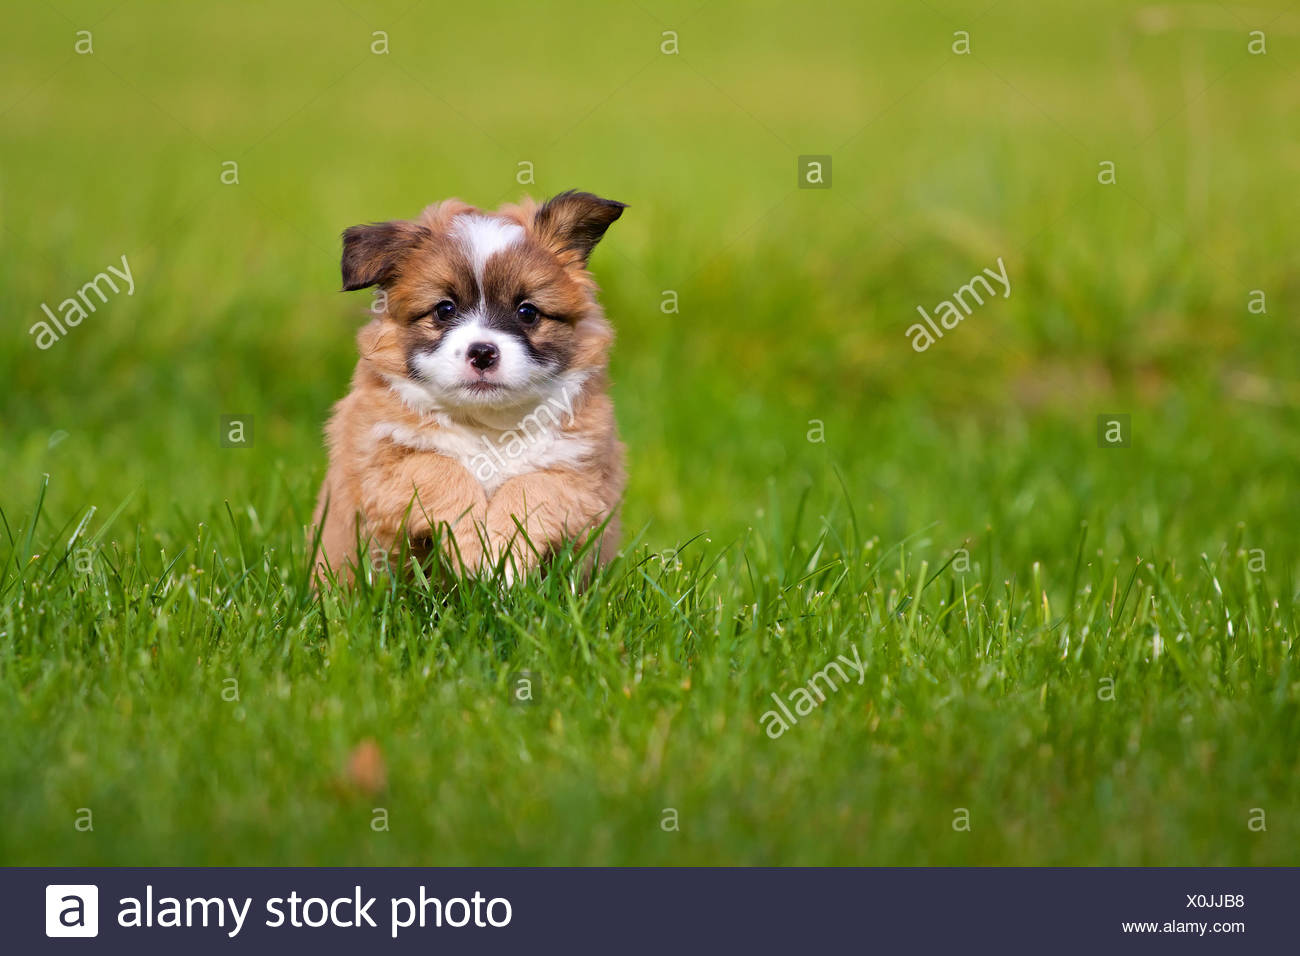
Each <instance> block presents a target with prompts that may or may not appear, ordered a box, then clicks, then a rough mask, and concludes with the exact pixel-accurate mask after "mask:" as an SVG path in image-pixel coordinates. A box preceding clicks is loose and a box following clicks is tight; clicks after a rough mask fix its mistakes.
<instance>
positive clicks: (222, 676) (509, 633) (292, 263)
mask: <svg viewBox="0 0 1300 956" xmlns="http://www.w3.org/2000/svg"><path fill="white" fill-rule="evenodd" d="M5 19H6V30H5V34H4V36H3V37H2V38H0V51H2V52H3V55H2V56H0V124H2V128H3V130H4V133H3V136H2V137H0V144H2V145H0V243H3V249H2V254H0V310H2V311H3V314H4V316H5V319H6V321H5V322H4V323H3V326H0V381H2V382H3V388H0V515H2V517H3V522H0V805H2V806H3V808H4V819H3V821H2V822H0V863H3V864H39V865H56V864H57V865H76V864H105V865H149V864H168V865H183V864H231V865H234V864H244V865H261V864H333V865H351V864H362V865H364V864H408V865H444V864H519V865H543V864H733V863H734V864H779V865H785V864H869V865H880V864H893V865H930V864H956V865H973V864H1005V865H1038V864H1053V865H1064V864H1083V865H1092V864H1105V865H1112V864H1134V865H1198V864H1208V865H1222V864H1254V865H1278V864H1290V865H1294V864H1297V863H1300V851H1298V850H1297V848H1298V847H1300V773H1298V772H1297V771H1298V770H1300V651H1298V650H1297V631H1298V628H1300V620H1298V619H1297V613H1296V601H1297V597H1298V596H1300V560H1298V559H1300V554H1298V548H1297V544H1298V543H1300V538H1298V536H1297V532H1298V531H1300V325H1298V324H1297V317H1296V316H1297V312H1296V302H1297V297H1298V296H1300V278H1297V277H1298V276H1300V269H1298V268H1297V267H1298V266H1300V252H1298V250H1300V225H1298V224H1297V219H1296V216H1295V209H1294V204H1295V196H1296V193H1297V185H1298V184H1300V148H1298V147H1297V145H1296V144H1297V142H1300V113H1297V111H1296V110H1295V107H1294V104H1295V102H1296V100H1297V96H1300V72H1297V69H1296V66H1297V49H1298V47H1300V17H1297V16H1296V14H1295V13H1294V12H1288V11H1287V10H1286V9H1285V7H1284V5H1283V4H1281V3H1280V2H1271V0H1264V2H1263V3H1261V4H1249V5H1245V6H1243V5H1239V4H1235V3H1225V4H1216V3H1174V4H1163V5H1146V4H1142V3H1138V2H1119V0H1060V2H1055V3H1052V4H1032V3H1023V2H1014V0H1002V2H994V0H974V2H960V0H907V2H904V0H892V2H881V3H874V4H869V5H868V4H850V3H803V4H783V3H768V2H764V3H739V2H736V3H729V2H724V0H714V2H705V3H703V4H700V3H698V2H680V3H672V2H656V0H637V2H617V3H608V4H580V3H576V2H568V0H564V2H557V3H548V4H524V3H504V2H485V3H475V4H411V3H410V0H405V2H401V3H377V4H368V5H365V7H364V8H363V7H362V5H360V4H356V3H352V2H347V3H344V2H338V3H326V4H323V5H312V4H305V3H302V4H297V3H279V4H271V5H266V4H255V3H247V2H239V3H230V4H223V5H221V6H220V8H219V9H218V8H211V9H207V8H203V7H202V6H200V5H190V4H164V3H151V2H145V0H126V2H125V3H121V4H120V5H119V4H118V3H117V2H102V3H73V2H70V0H51V2H48V3H41V4H28V5H25V6H23V7H22V8H21V9H14V10H12V11H9V12H7V13H6V17H5ZM1254 30H1259V31H1262V35H1263V37H1264V41H1263V43H1264V50H1265V51H1266V52H1255V50H1256V49H1257V48H1258V45H1259V41H1258V39H1257V38H1255V37H1253V36H1252V32H1251V31H1254ZM79 31H88V32H87V33H86V34H85V35H82V33H80V32H79ZM958 31H964V32H965V33H966V34H968V38H967V39H963V37H962V35H961V34H959V33H958ZM967 43H968V49H969V51H970V52H968V53H967V52H958V51H959V50H961V49H963V47H964V45H965V44H967ZM79 49H80V50H82V51H83V52H79ZM673 51H675V52H673ZM808 156H829V157H830V158H831V159H830V164H829V167H828V170H829V173H830V182H829V187H828V188H798V187H799V185H800V177H799V170H800V169H801V167H800V157H808ZM529 180H531V182H529ZM570 187H576V188H581V189H586V190H590V191H593V192H596V193H599V194H600V195H603V196H608V197H611V198H614V199H618V200H622V201H624V202H627V203H629V208H628V210H627V212H626V213H625V215H624V216H623V218H622V219H621V220H620V221H619V222H617V223H616V224H615V225H614V226H613V227H612V228H611V229H610V231H609V233H608V235H607V236H606V238H605V240H604V241H603V243H602V244H601V246H600V247H599V248H598V249H597V250H596V253H595V255H594V257H593V259H592V269H593V272H594V273H595V275H596V277H597V279H598V280H599V282H600V284H601V287H602V290H603V291H602V299H603V301H604V303H605V306H606V310H607V312H608V314H609V316H610V319H611V320H612V322H613V324H614V326H615V327H616V329H617V331H618V336H619V338H618V342H617V344H616V346H615V350H614V356H613V362H612V378H613V393H614V398H615V402H616V406H617V409H618V415H619V421H620V427H621V431H622V435H623V438H624V440H625V442H626V443H627V446H628V456H629V475H630V480H629V486H628V491H627V497H626V501H625V505H624V512H623V515H624V527H625V535H624V539H625V547H624V550H623V552H622V553H621V554H620V555H619V557H618V558H617V559H616V560H615V561H614V562H613V563H612V564H611V565H610V566H609V567H608V568H606V569H605V570H604V571H603V572H602V573H601V574H600V575H599V576H598V577H597V578H596V579H595V580H594V581H593V582H592V583H591V585H590V586H589V587H587V588H585V589H583V588H581V587H579V586H578V585H577V584H576V583H575V582H576V581H577V579H578V577H579V576H578V575H575V574H573V573H572V572H571V570H570V569H569V568H568V567H567V566H566V563H565V562H564V561H563V560H561V561H559V562H557V564H556V566H555V567H553V568H552V569H551V571H550V573H548V575H547V576H546V577H545V578H544V579H533V580H531V581H530V582H528V584H527V585H526V586H522V587H517V588H514V589H512V590H503V589H502V588H501V587H500V586H498V585H495V584H493V583H490V582H487V583H485V582H470V583H465V584H462V585H459V586H457V587H454V588H452V589H450V590H449V591H446V592H438V591H433V590H430V589H429V588H427V587H424V586H422V584H421V582H419V581H418V580H395V579H393V578H391V577H387V576H385V575H381V574H376V575H372V576H370V577H369V578H367V579H366V580H363V581H362V582H360V584H359V585H358V587H357V588H356V589H355V590H353V591H351V592H347V593H338V592H331V593H327V594H326V595H324V596H321V595H318V594H317V593H315V592H314V591H313V590H312V589H311V587H310V585H309V567H310V551H309V548H308V546H307V544H306V541H307V537H306V534H305V531H304V528H305V526H306V524H307V523H308V522H309V521H310V518H311V510H312V505H313V503H314V496H315V493H316V490H317V488H318V487H319V482H320V479H321V477H322V475H323V472H324V464H325V459H324V452H323V449H322V444H321V427H322V425H323V423H324V420H325V417H326V415H327V414H328V410H329V407H330V405H331V403H332V402H334V401H335V400H337V399H338V398H339V397H341V396H342V394H343V393H344V391H345V389H346V387H347V381H348V376H349V374H350V371H351V368H352V365H353V364H354V362H355V357H356V353H355V346H354V343H353V336H354V333H355V330H356V329H357V328H358V327H359V326H360V324H361V323H362V322H363V321H364V320H365V314H366V309H367V306H368V305H369V300H368V299H367V298H366V293H350V294H342V293H339V292H338V291H337V290H338V287H339V276H338V257H339V241H338V236H339V233H340V232H341V230H342V229H344V228H345V227H347V226H350V225H353V224H356V223H360V222H367V221H373V220H381V219H387V218H393V217H407V216H411V215H414V214H415V213H416V212H418V210H419V209H420V208H421V207H422V206H423V205H424V204H425V203H428V202H432V201H434V200H437V199H441V198H445V197H447V196H451V195H455V196H459V197H460V198H462V199H465V200H467V201H469V202H473V203H476V204H479V205H482V206H495V205H496V204H498V203H500V202H503V201H507V200H513V199H516V198H518V197H519V196H520V195H521V194H523V193H531V194H533V195H535V196H539V197H541V196H546V195H550V194H552V193H555V192H558V191H560V190H562V189H566V188H570ZM123 257H125V258H123ZM999 263H1000V264H1001V267H1002V268H1003V269H1004V270H1005V276H1006V278H1007V282H1008V288H1007V292H1006V294H1005V295H1004V294H1003V291H1002V286H1001V284H1000V283H999V282H997V281H995V282H994V283H993V285H994V287H995V288H996V290H997V293H996V295H993V296H991V297H986V300H985V301H984V302H983V303H982V304H976V305H974V306H973V307H972V308H971V309H970V310H969V312H968V313H963V316H962V318H961V321H960V322H959V323H955V324H954V325H953V327H951V328H947V329H944V330H943V335H942V337H935V338H934V341H933V343H932V344H930V345H929V346H928V347H926V348H925V349H924V350H922V351H918V350H917V349H916V348H915V347H914V342H915V341H916V340H917V339H918V337H919V336H918V334H917V333H916V332H915V330H913V331H910V332H909V329H911V328H912V327H913V326H914V325H915V323H917V322H919V321H922V319H921V315H920V313H919V312H918V307H919V308H921V309H923V310H924V311H925V312H926V313H927V314H929V315H931V316H932V317H935V316H937V315H938V314H939V312H938V310H939V307H940V305H941V303H943V302H945V301H950V300H951V299H952V298H953V296H954V294H956V293H958V292H959V290H960V289H961V288H962V287H963V286H964V285H966V284H968V283H970V282H971V280H972V277H974V276H976V275H980V274H982V272H983V270H986V269H988V270H992V272H998V270H999ZM110 265H114V266H116V267H117V268H118V269H121V270H122V271H123V272H125V271H128V270H127V269H126V268H124V266H127V267H129V272H130V277H131V282H130V290H129V291H128V288H127V285H128V284H127V283H126V281H125V280H122V281H119V282H117V286H118V287H119V289H118V291H117V292H112V291H109V292H108V294H107V295H102V296H97V297H94V298H93V299H91V304H92V305H93V306H94V309H93V311H91V310H88V309H87V310H85V311H86V312H87V314H86V315H85V317H84V318H83V319H82V320H81V321H80V322H79V323H78V324H76V325H75V326H72V325H65V326H64V331H63V333H62V334H59V335H57V337H56V338H55V339H54V340H53V341H50V340H48V339H46V340H45V341H44V342H43V343H42V341H41V338H40V334H39V333H38V332H33V331H32V330H33V329H34V328H36V326H37V323H39V322H42V321H46V319H45V316H46V313H45V312H44V310H43V308H42V306H43V304H44V305H45V306H48V307H49V308H50V309H51V310H53V311H55V312H56V313H57V312H58V311H59V303H61V302H62V301H64V300H66V299H67V298H68V297H71V296H75V295H76V294H77V293H78V290H79V289H81V288H82V287H83V286H84V285H85V284H86V283H87V282H89V281H91V280H92V279H94V278H95V277H96V276H97V275H98V274H100V273H102V272H104V270H105V269H106V268H107V267H108V266H110ZM983 274H986V275H987V274H989V273H983ZM967 301H969V299H968V300H967ZM935 321H936V322H937V321H938V319H937V318H936V319H935ZM42 345H44V346H45V347H42ZM231 419H234V420H237V421H239V422H243V423H244V425H245V429H246V431H245V439H246V440H245V441H244V442H243V443H242V444H236V445H231V444H230V443H229V442H226V441H223V439H224V438H226V437H228V434H229V423H230V420H231ZM1116 423H1118V424H1116ZM1115 428H1118V429H1119V431H1118V432H1112V429H1115ZM1116 436H1118V437H1119V438H1120V440H1118V441H1111V440H1108V439H1112V438H1115V437H1116ZM837 661H838V662H840V663H839V664H838V665H836V666H835V667H832V666H831V663H832V662H837ZM849 662H852V665H851V666H850V664H849ZM837 668H838V669H837ZM859 668H860V669H859ZM810 683H811V685H812V687H813V688H814V690H813V691H809V690H807V688H809V686H810ZM800 688H804V690H802V691H801V690H800ZM521 698H524V699H521ZM783 708H785V709H788V712H789V713H788V716H787V713H786V710H783Z"/></svg>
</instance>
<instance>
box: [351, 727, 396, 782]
mask: <svg viewBox="0 0 1300 956" xmlns="http://www.w3.org/2000/svg"><path fill="white" fill-rule="evenodd" d="M347 782H348V786H350V787H351V788H352V789H354V790H356V791H358V792H360V793H364V794H366V795H373V794H376V793H379V792H380V791H382V790H383V789H384V788H385V787H386V786H388V770H387V768H386V767H385V766H384V754H383V751H381V750H380V749H379V744H377V743H375V740H374V738H372V737H367V738H366V739H365V740H363V741H361V743H359V744H357V745H356V747H354V748H353V749H352V753H350V754H349V755H348V771H347Z"/></svg>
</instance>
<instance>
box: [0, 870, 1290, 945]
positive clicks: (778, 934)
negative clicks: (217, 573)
mask: <svg viewBox="0 0 1300 956" xmlns="http://www.w3.org/2000/svg"><path fill="white" fill-rule="evenodd" d="M0 887H2V889H3V892H2V893H0V896H2V897H3V901H4V902H3V911H4V929H5V933H4V948H5V949H6V950H7V951H9V952H14V953H28V952H48V951H51V950H57V951H59V952H62V953H70V952H77V951H85V952H110V953H116V952H131V953H134V954H146V953H174V952H177V951H183V952H185V953H187V954H199V953H230V952H241V953H269V952H276V951H279V950H280V949H281V948H282V947H284V946H286V945H287V946H292V947H299V946H309V947H311V951H312V952H313V953H345V952H346V953H355V952H357V949H356V947H357V946H358V945H362V946H364V947H365V949H366V951H369V950H371V949H382V948H389V947H392V948H401V949H403V950H405V951H408V952H413V951H426V952H432V951H435V950H441V949H446V950H447V951H449V952H456V953H512V954H518V953H520V952H529V951H537V952H550V951H553V950H560V949H563V950H565V951H572V952H588V951H606V952H608V951H614V952H618V953H628V954H630V953H653V954H660V956H661V954H664V953H671V952H701V951H719V952H736V951H745V952H761V953H802V952H807V951H808V950H810V949H813V948H816V949H822V948H827V947H834V948H836V949H841V950H846V951H850V952H898V951H902V950H904V949H907V950H910V951H916V952H926V951H933V950H932V947H939V946H944V947H952V946H959V947H962V949H963V950H965V949H966V948H969V947H974V948H975V949H976V950H978V951H980V952H984V951H994V952H1043V951H1051V952H1057V953H1059V952H1083V951H1091V952H1097V951H1098V948H1099V947H1104V948H1105V950H1106V951H1119V952H1134V953H1164V952H1170V953H1172V952H1180V953H1182V952H1233V953H1246V952H1260V953H1262V952H1283V951H1291V950H1294V948H1295V936H1296V921H1295V914H1296V911H1297V905H1296V904H1297V889H1300V870H1297V869H1290V868H1288V869H1268V870H1249V869H1184V868H1179V869H1156V870H1140V869H1110V870H1107V869H839V870H808V869H743V870H742V869H726V870H724V869H711V870H710V869H694V870H664V869H599V870H598V869H344V868H332V869H292V868H283V869H237V868H232V869H197V868H193V869H188V868H187V869H135V868H133V869H91V868H51V869H20V868H15V869H7V870H0ZM68 939H71V940H74V941H71V942H69V941H67V940H68ZM533 947H540V948H539V949H537V950H533V949H532V948H533ZM918 947H919V949H918Z"/></svg>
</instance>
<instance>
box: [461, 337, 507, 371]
mask: <svg viewBox="0 0 1300 956" xmlns="http://www.w3.org/2000/svg"><path fill="white" fill-rule="evenodd" d="M466 354H467V356H468V357H469V364H470V365H473V366H474V367H475V368H476V369H478V370H479V371H480V372H486V371H487V370H488V369H490V368H491V367H492V366H493V365H496V364H497V359H499V358H500V357H501V352H500V351H498V350H497V347H496V346H495V345H493V344H492V343H491V342H475V343H474V344H473V345H471V346H470V347H469V351H468V352H467V353H466Z"/></svg>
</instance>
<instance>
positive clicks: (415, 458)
mask: <svg viewBox="0 0 1300 956" xmlns="http://www.w3.org/2000/svg"><path fill="white" fill-rule="evenodd" d="M361 507H362V511H363V513H364V514H365V516H366V519H367V526H368V529H369V531H370V534H371V537H372V540H373V546H374V547H375V548H376V549H378V550H381V551H383V552H386V553H391V552H393V551H394V550H397V548H398V547H399V546H400V544H401V535H402V532H403V530H405V533H406V536H407V537H408V538H410V539H411V540H412V541H420V540H422V539H425V538H431V537H433V535H434V533H435V531H437V530H438V529H440V528H441V527H442V526H443V525H446V526H448V527H449V528H450V531H451V535H450V536H447V537H444V540H443V550H444V551H445V552H446V554H447V555H448V557H451V558H452V559H453V560H455V558H456V555H457V552H459V556H460V560H462V561H463V562H464V563H465V565H466V566H467V567H475V566H477V565H478V563H479V560H480V554H481V551H482V546H481V544H480V539H481V537H482V535H481V534H480V531H481V529H482V527H483V525H484V522H485V520H486V515H487V495H486V494H485V493H484V491H483V486H482V485H480V484H479V482H478V481H477V480H475V478H474V477H473V476H472V475H471V474H470V473H469V472H468V471H466V470H465V468H464V467H463V466H462V465H461V464H460V463H459V462H457V461H453V460H452V459H450V458H447V457H445V456H443V455H439V454H436V453H435V452H426V451H409V450H405V449H402V450H398V449H395V448H394V449H389V450H388V452H387V453H385V454H381V455H378V456H376V457H375V458H374V459H373V460H372V461H371V463H370V467H369V468H368V469H367V471H366V475H365V477H364V478H363V479H362V482H361ZM453 539H454V543H453Z"/></svg>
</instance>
